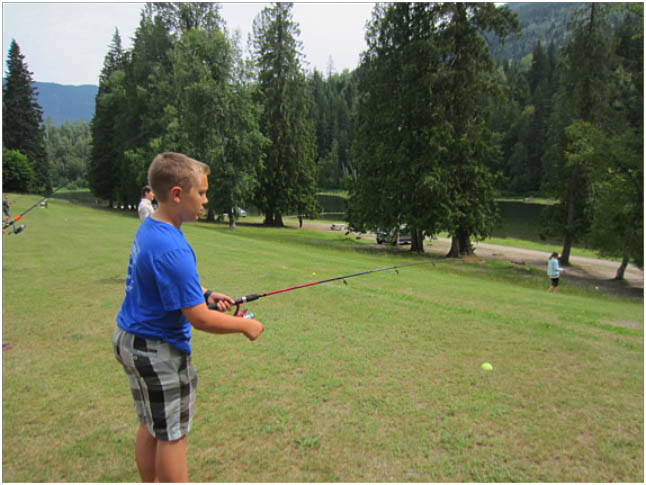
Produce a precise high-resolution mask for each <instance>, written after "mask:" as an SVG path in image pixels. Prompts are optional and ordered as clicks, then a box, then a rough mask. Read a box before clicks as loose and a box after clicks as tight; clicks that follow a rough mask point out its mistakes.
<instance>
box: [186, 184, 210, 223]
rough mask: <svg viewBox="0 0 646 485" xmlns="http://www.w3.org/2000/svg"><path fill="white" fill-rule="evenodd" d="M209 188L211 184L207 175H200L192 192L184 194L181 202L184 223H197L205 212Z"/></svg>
mask: <svg viewBox="0 0 646 485" xmlns="http://www.w3.org/2000/svg"><path fill="white" fill-rule="evenodd" d="M208 188H209V182H208V179H207V177H206V174H200V175H199V176H198V179H197V182H196V183H194V184H193V186H192V187H191V190H189V191H185V192H183V196H182V201H181V210H182V220H183V221H195V220H197V218H198V217H199V215H200V214H201V213H202V212H203V211H204V204H206V203H207V202H208V199H207V198H206V189H208Z"/></svg>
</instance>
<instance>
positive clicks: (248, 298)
mask: <svg viewBox="0 0 646 485" xmlns="http://www.w3.org/2000/svg"><path fill="white" fill-rule="evenodd" d="M446 261H462V260H461V259H459V258H451V259H443V260H441V261H420V262H417V263H406V264H398V265H395V266H388V267H386V268H377V269H370V270H368V271H361V272H359V273H352V274H347V275H343V276H336V277H334V278H328V279H326V280H320V281H311V282H309V283H303V284H302V285H297V286H290V287H289V288H283V289H280V290H274V291H268V292H266V293H254V294H252V295H246V296H241V297H240V298H238V299H236V300H235V301H234V302H233V303H234V305H235V306H236V311H235V313H234V314H233V315H234V316H237V317H242V318H253V313H248V312H247V310H243V311H242V313H240V306H241V305H243V304H245V303H247V302H251V301H255V300H258V299H260V298H263V297H265V296H271V295H278V294H279V293H285V292H287V291H293V290H298V289H299V288H309V287H310V286H316V285H322V284H323V283H330V282H332V281H338V280H343V283H344V284H346V285H347V283H346V282H345V280H346V279H348V278H354V277H355V276H363V275H367V274H370V273H378V272H380V271H391V270H394V271H395V272H396V273H397V274H399V271H398V269H399V268H405V267H407V266H417V265H420V264H437V263H443V262H446ZM209 309H211V310H217V303H216V304H213V305H209Z"/></svg>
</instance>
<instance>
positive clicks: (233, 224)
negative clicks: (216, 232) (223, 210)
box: [229, 207, 236, 229]
mask: <svg viewBox="0 0 646 485" xmlns="http://www.w3.org/2000/svg"><path fill="white" fill-rule="evenodd" d="M234 211H235V207H231V209H229V229H235V228H236V213H235V212H234Z"/></svg>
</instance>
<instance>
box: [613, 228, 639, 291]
mask: <svg viewBox="0 0 646 485" xmlns="http://www.w3.org/2000/svg"><path fill="white" fill-rule="evenodd" d="M634 236H635V223H633V224H632V226H631V228H630V232H629V233H628V235H627V236H626V243H625V244H624V257H623V259H622V260H621V264H620V265H619V268H617V274H615V277H614V279H615V280H623V279H624V273H625V272H626V268H627V267H628V262H629V261H630V253H631V250H632V246H633V237H634Z"/></svg>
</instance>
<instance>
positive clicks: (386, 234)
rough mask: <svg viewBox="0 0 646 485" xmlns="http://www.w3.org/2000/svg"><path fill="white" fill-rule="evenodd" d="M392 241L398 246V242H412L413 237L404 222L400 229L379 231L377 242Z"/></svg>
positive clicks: (391, 242)
mask: <svg viewBox="0 0 646 485" xmlns="http://www.w3.org/2000/svg"><path fill="white" fill-rule="evenodd" d="M385 242H387V243H390V244H394V245H395V246H397V245H398V244H411V243H412V242H413V238H412V236H411V233H410V231H409V230H408V226H407V225H406V224H402V225H401V226H399V229H397V228H395V229H391V230H390V231H385V230H379V231H377V244H383V243H385Z"/></svg>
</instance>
